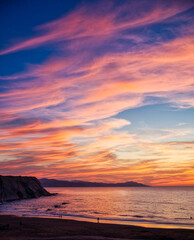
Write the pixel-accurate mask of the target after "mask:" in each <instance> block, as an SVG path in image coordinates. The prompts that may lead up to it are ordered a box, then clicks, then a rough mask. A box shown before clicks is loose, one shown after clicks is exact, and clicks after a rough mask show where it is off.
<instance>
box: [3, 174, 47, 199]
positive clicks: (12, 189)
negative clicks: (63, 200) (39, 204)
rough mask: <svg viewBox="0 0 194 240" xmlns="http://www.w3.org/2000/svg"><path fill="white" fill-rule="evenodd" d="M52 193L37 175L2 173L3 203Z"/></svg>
mask: <svg viewBox="0 0 194 240" xmlns="http://www.w3.org/2000/svg"><path fill="white" fill-rule="evenodd" d="M50 195H51V194H50V193H49V192H47V191H46V190H45V189H44V188H43V187H42V186H41V184H40V182H39V181H38V179H37V178H35V177H22V176H1V175H0V202H1V203H3V202H8V201H14V200H20V199H27V198H38V197H41V196H50Z"/></svg>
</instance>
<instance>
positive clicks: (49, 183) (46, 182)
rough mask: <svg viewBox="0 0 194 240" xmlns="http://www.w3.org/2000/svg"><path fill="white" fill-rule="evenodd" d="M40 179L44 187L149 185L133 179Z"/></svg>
mask: <svg viewBox="0 0 194 240" xmlns="http://www.w3.org/2000/svg"><path fill="white" fill-rule="evenodd" d="M39 181H40V183H41V184H42V186H43V187H148V185H144V184H142V183H137V182H133V181H131V182H125V183H99V182H84V181H62V180H56V179H48V178H41V179H39Z"/></svg>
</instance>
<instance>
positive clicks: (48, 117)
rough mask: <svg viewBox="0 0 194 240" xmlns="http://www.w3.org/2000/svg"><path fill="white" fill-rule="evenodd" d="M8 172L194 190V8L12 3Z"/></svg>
mask: <svg viewBox="0 0 194 240" xmlns="http://www.w3.org/2000/svg"><path fill="white" fill-rule="evenodd" d="M0 29H1V38H0V174H1V175H25V176H36V177H38V178H55V179H60V180H82V181H97V182H126V181H137V182H141V183H144V184H148V185H151V186H173V185H183V186H191V185H194V1H189V0H184V1H183V0H179V1H177V0H174V1H173V0H161V1H160V0H155V1H148V0H139V1H135V0H128V1H123V0H120V1H117V0H112V1H109V0H107V1H100V0H99V1H77V0H74V1H61V0H42V1H39V0H33V1H30V0H18V1H14V0H6V1H5V0H3V1H1V3H0Z"/></svg>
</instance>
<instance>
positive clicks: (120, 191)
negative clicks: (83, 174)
mask: <svg viewBox="0 0 194 240" xmlns="http://www.w3.org/2000/svg"><path fill="white" fill-rule="evenodd" d="M47 190H48V191H49V192H52V193H58V195H56V196H50V197H41V198H39V199H29V200H22V201H15V202H10V203H5V204H3V205H0V212H1V214H5V213H7V214H8V213H12V214H17V215H18V214H19V215H25V216H42V217H59V216H62V217H63V218H73V219H79V220H87V221H96V219H97V218H99V219H100V222H111V221H114V222H117V223H122V224H134V225H142V226H152V227H153V226H156V227H157V226H159V227H160V226H161V227H162V226H164V227H174V226H176V227H187V228H194V187H143V188H142V187H138V188H136V187H133V188H129V187H128V188H127V187H120V188H47ZM63 203H67V204H63ZM158 224H159V225H158Z"/></svg>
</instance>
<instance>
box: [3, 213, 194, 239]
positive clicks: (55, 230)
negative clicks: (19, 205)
mask: <svg viewBox="0 0 194 240" xmlns="http://www.w3.org/2000/svg"><path fill="white" fill-rule="evenodd" d="M8 225H9V227H7V228H6V226H8ZM3 226H5V229H1V228H2V227H3ZM0 235H1V239H2V240H9V239H18V240H19V239H21V240H24V239H34V240H36V239H53V240H54V239H99V238H100V239H107V240H109V238H111V239H112V238H113V239H115V238H116V239H118V238H120V239H156V240H162V239H166V240H168V239H169V240H185V239H187V240H192V239H194V230H192V229H175V228H171V229H167V228H165V229H164V228H149V227H140V226H133V225H121V224H111V223H94V222H86V221H78V220H72V219H71V220H70V219H57V218H39V217H24V216H22V217H21V216H20V217H19V216H14V215H0ZM83 236H87V238H86V237H85V238H82V237H83ZM88 237H90V238H88ZM91 237H92V238H91ZM94 237H95V238H94Z"/></svg>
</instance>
